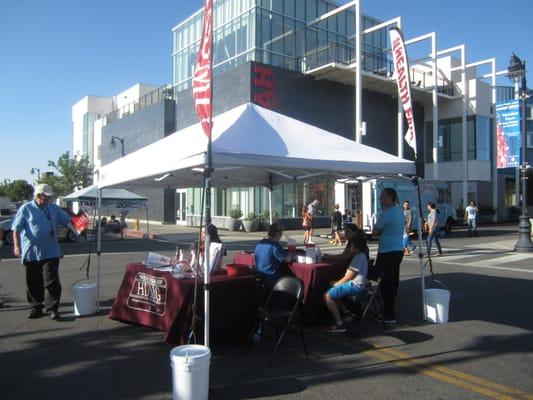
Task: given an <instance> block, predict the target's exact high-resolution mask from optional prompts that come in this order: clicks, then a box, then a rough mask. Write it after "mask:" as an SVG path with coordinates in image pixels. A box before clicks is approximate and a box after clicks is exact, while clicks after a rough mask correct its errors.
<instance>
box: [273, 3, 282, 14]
mask: <svg viewBox="0 0 533 400" xmlns="http://www.w3.org/2000/svg"><path fill="white" fill-rule="evenodd" d="M271 3H272V8H271V10H272V11H275V12H278V13H280V14H283V0H272V1H271Z"/></svg>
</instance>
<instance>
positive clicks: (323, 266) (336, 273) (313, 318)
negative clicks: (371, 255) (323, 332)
mask: <svg viewBox="0 0 533 400" xmlns="http://www.w3.org/2000/svg"><path fill="white" fill-rule="evenodd" d="M346 268H347V265H346V263H339V262H337V263H330V262H322V263H317V264H300V263H292V264H290V265H289V269H290V271H291V273H292V274H294V275H295V276H296V277H298V278H300V279H301V280H302V282H303V284H304V297H303V300H302V304H303V307H302V312H303V316H304V319H305V320H306V321H307V322H322V321H325V320H327V319H328V318H331V316H330V314H329V311H328V309H327V307H326V304H325V303H324V299H323V296H324V293H325V292H326V291H327V290H328V289H329V288H330V282H331V281H336V280H339V279H340V278H342V277H343V276H344V273H345V272H346Z"/></svg>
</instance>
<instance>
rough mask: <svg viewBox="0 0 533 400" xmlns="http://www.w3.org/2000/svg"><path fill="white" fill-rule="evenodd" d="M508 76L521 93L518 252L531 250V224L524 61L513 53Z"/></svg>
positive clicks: (516, 248) (532, 247)
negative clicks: (520, 207) (520, 89)
mask: <svg viewBox="0 0 533 400" xmlns="http://www.w3.org/2000/svg"><path fill="white" fill-rule="evenodd" d="M507 71H508V72H509V77H510V78H511V79H512V80H513V81H515V82H521V83H522V93H521V96H520V99H521V100H522V104H521V105H522V113H521V114H522V118H521V124H522V125H521V128H522V162H521V164H522V165H521V166H520V172H521V174H520V175H521V179H522V215H520V222H519V223H518V232H519V237H518V241H517V242H516V244H515V247H514V249H515V251H516V252H519V253H526V252H533V243H532V242H531V224H530V222H529V216H528V213H527V186H526V182H527V181H526V180H527V160H526V155H527V131H526V129H527V128H526V97H527V95H526V93H527V83H526V62H525V61H522V60H521V59H520V58H518V57H517V56H516V54H514V53H513V55H512V56H511V61H510V63H509V67H508V68H507Z"/></svg>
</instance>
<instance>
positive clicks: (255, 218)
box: [245, 212, 260, 221]
mask: <svg viewBox="0 0 533 400" xmlns="http://www.w3.org/2000/svg"><path fill="white" fill-rule="evenodd" d="M259 219H260V217H259V214H257V213H255V212H251V213H249V214H248V215H247V216H246V218H245V220H246V221H258V220H259Z"/></svg>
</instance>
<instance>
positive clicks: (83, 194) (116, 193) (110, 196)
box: [63, 185, 147, 203]
mask: <svg viewBox="0 0 533 400" xmlns="http://www.w3.org/2000/svg"><path fill="white" fill-rule="evenodd" d="M97 192H98V187H97V186H96V185H92V186H88V187H86V188H83V189H80V190H77V191H75V192H73V193H71V194H69V195H68V196H65V197H63V200H65V201H87V202H93V201H96V200H97V197H98V193H97ZM104 200H106V201H109V202H116V201H123V202H126V203H127V202H146V200H147V199H146V197H143V196H140V195H138V194H137V193H133V192H130V191H129V190H126V189H115V188H106V189H103V190H102V201H104Z"/></svg>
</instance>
